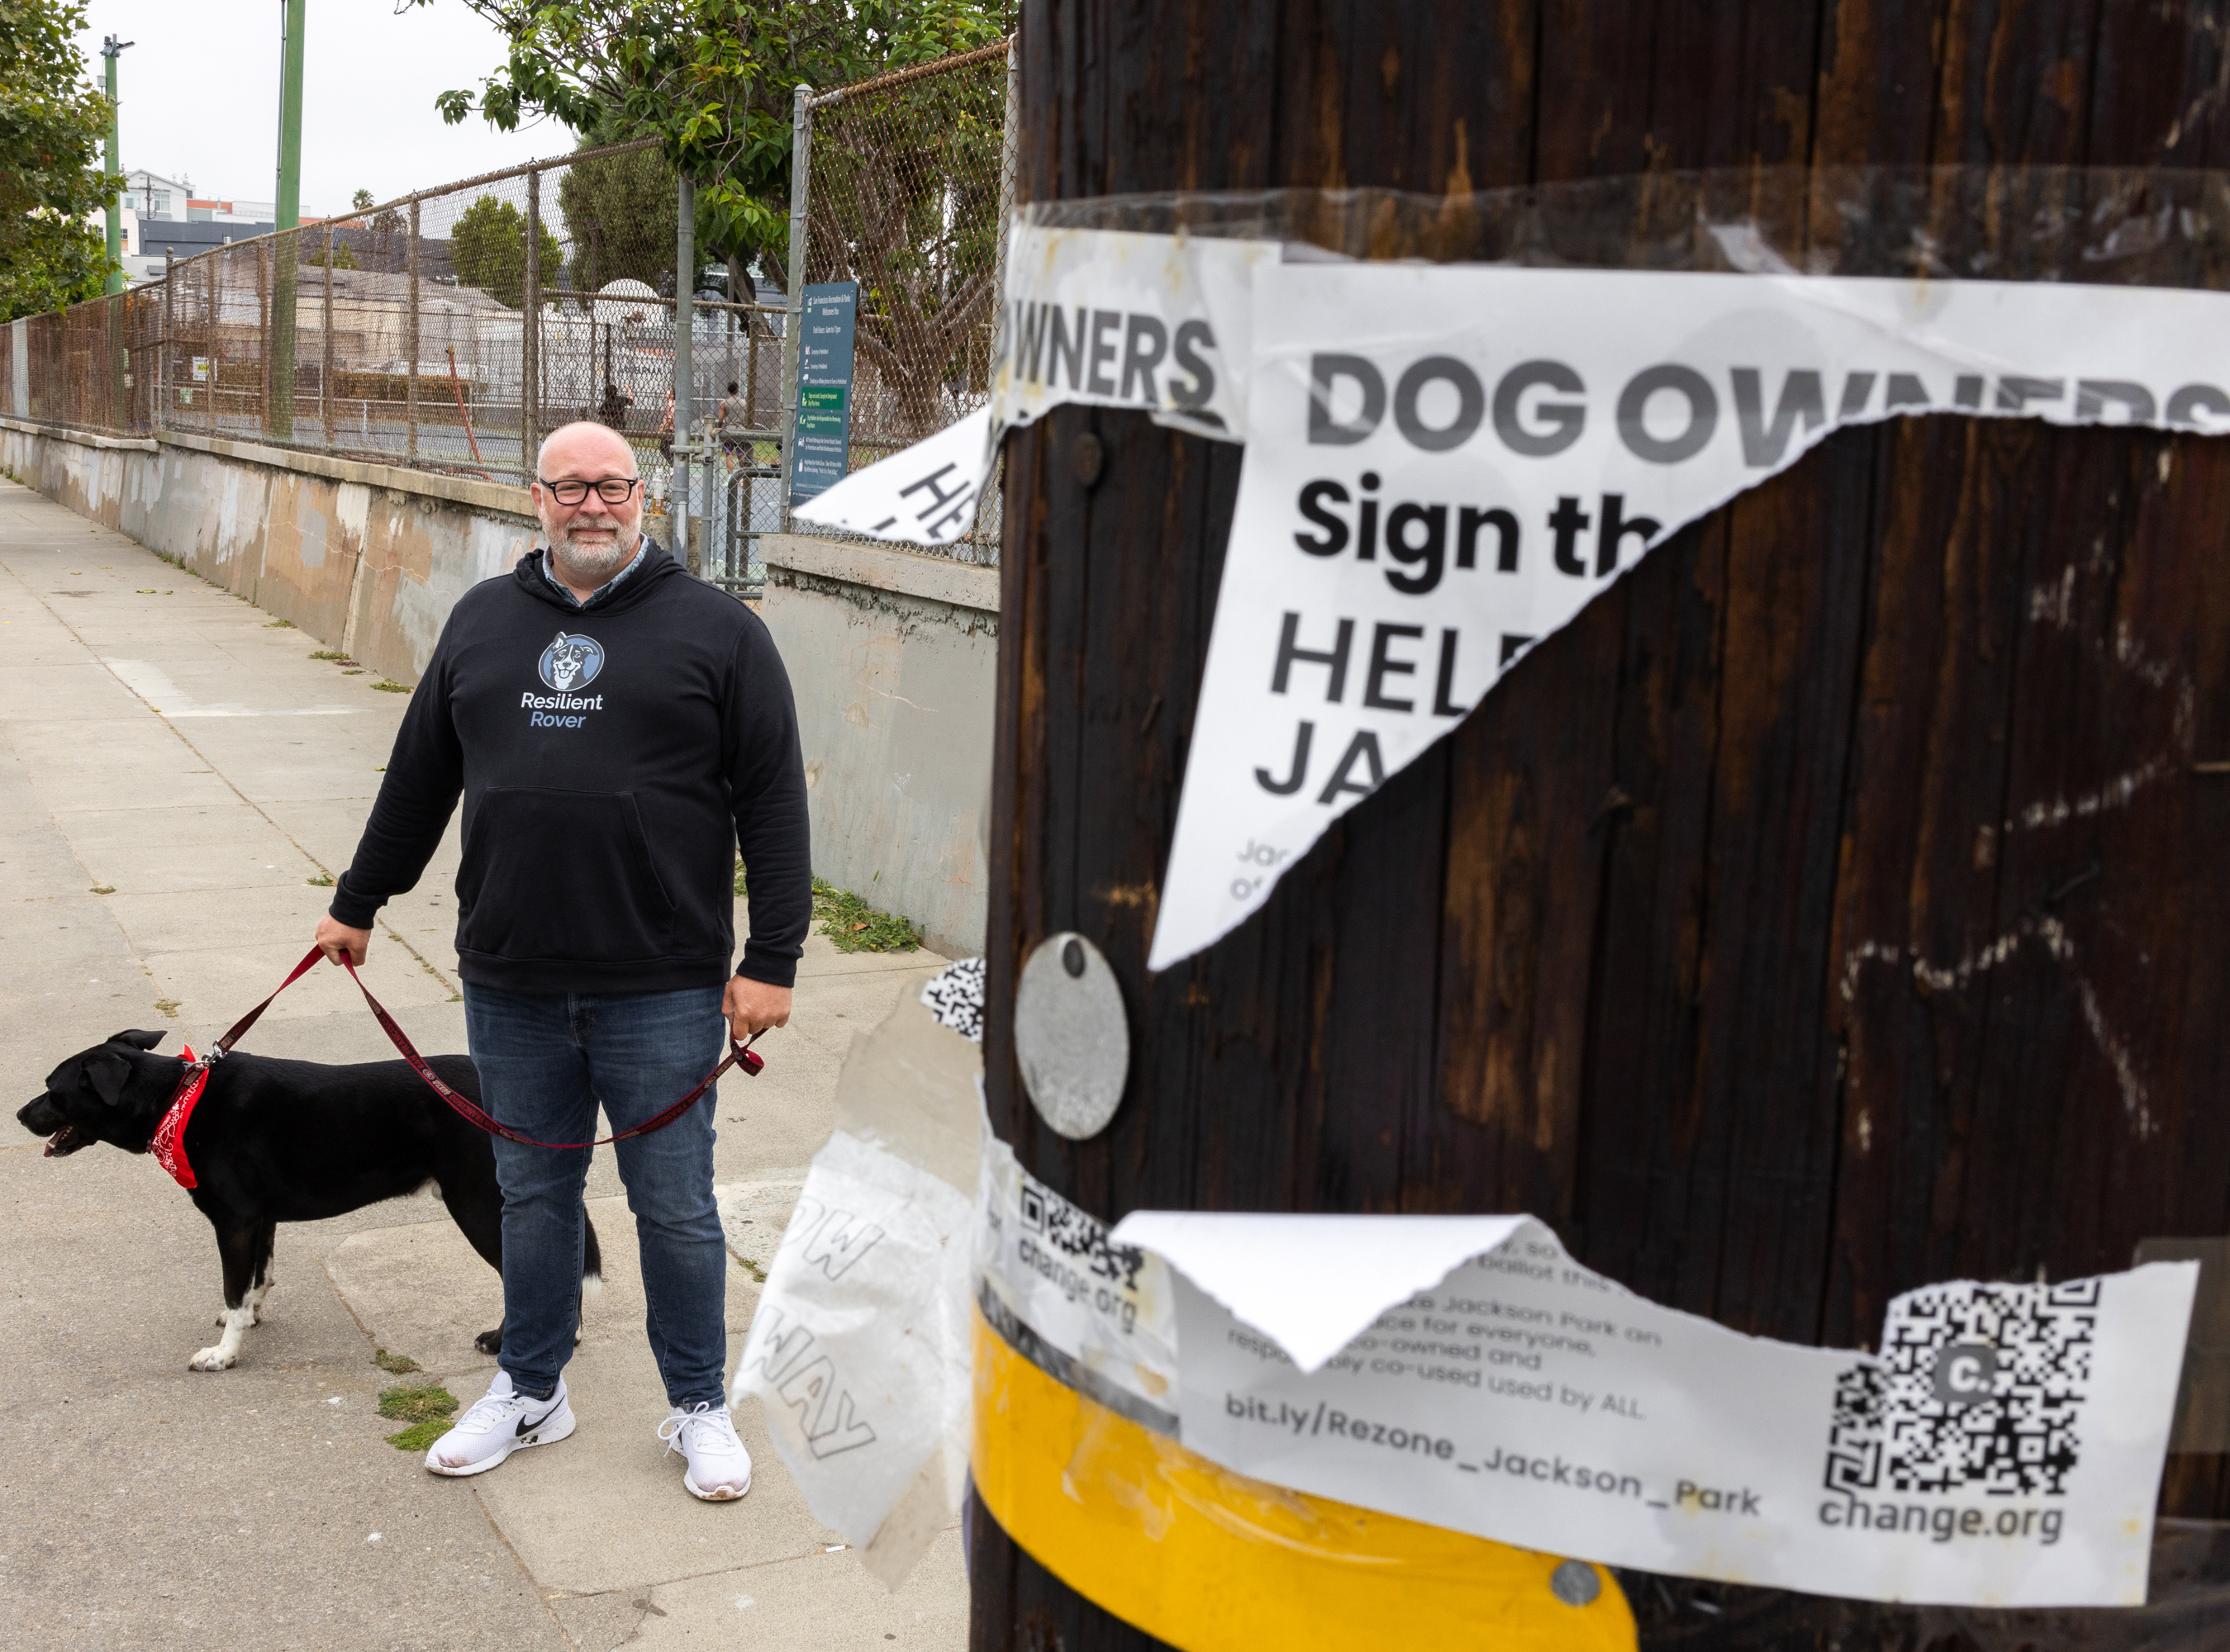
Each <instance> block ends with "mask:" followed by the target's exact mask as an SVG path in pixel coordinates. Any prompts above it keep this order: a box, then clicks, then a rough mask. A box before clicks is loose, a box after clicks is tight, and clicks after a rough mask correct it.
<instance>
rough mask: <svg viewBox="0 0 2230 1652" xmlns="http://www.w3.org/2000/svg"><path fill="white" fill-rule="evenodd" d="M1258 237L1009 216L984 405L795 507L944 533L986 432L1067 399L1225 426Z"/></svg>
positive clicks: (821, 515)
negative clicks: (1053, 224) (1068, 224)
mask: <svg viewBox="0 0 2230 1652" xmlns="http://www.w3.org/2000/svg"><path fill="white" fill-rule="evenodd" d="M1277 250H1278V249H1277V247H1276V246H1275V245H1274V244H1273V243H1272V242H1269V241H1217V240H1203V239H1201V238H1199V237H1197V236H1189V235H1134V234H1131V233H1129V232H1127V231H1113V230H1097V229H1035V228H1030V227H1028V225H1025V224H1020V223H1018V224H1017V225H1016V226H1015V228H1014V230H1013V232H1012V234H1011V235H1010V237H1009V241H1008V247H1007V285H1006V293H1005V298H1004V302H1005V305H1006V310H1005V313H1004V316H1003V317H1002V322H1001V330H1000V335H999V337H1000V340H1001V346H1002V356H1001V358H1000V359H999V360H998V361H996V362H994V363H992V383H991V400H990V402H989V405H988V406H986V407H983V408H977V409H976V411H975V412H974V413H971V414H969V415H966V416H965V417H964V418H962V419H959V420H957V421H955V422H954V423H952V424H951V425H949V426H947V427H945V428H944V429H943V430H941V431H939V432H938V434H935V435H933V436H931V437H928V438H927V439H925V440H922V441H918V442H916V443H915V444H914V445H913V446H912V447H907V448H904V449H902V450H901V451H899V452H898V453H893V454H892V455H891V456H890V457H888V458H887V459H882V460H877V461H876V462H875V463H874V464H873V465H869V466H866V467H864V468H862V469H860V470H857V471H854V472H852V474H851V475H849V476H848V477H846V478H845V479H843V480H842V481H841V482H839V483H837V484H836V485H834V486H833V487H831V488H829V489H828V491H827V492H824V493H822V495H821V496H820V497H819V498H815V499H814V500H812V501H811V502H810V503H809V504H806V505H800V506H799V507H798V508H797V510H796V511H795V512H794V513H793V514H795V515H796V517H797V519H798V520H799V521H801V522H805V523H810V524H814V525H815V526H818V527H824V528H841V529H843V530H846V531H848V532H851V533H858V534H865V535H867V537H870V538H874V539H885V540H899V541H906V542H908V543H914V544H930V545H943V544H950V543H951V542H952V541H953V540H955V539H957V538H958V537H960V536H961V535H962V534H964V533H965V532H967V530H969V528H970V525H972V524H973V523H974V522H975V519H976V501H977V500H978V498H980V497H981V496H982V494H983V489H984V487H985V486H986V485H988V484H989V479H990V477H991V473H992V464H993V460H994V459H995V458H996V453H997V446H998V440H999V437H1000V435H1001V434H1002V433H1003V432H1004V431H1005V430H1006V428H1007V427H1008V426H1009V425H1014V424H1028V423H1029V422H1030V421H1032V420H1034V419H1037V418H1040V417H1041V416H1042V415H1044V414H1046V413H1047V411H1049V410H1050V409H1052V408H1056V407H1059V406H1061V405H1062V404H1064V403H1067V402H1083V403H1087V404H1090V405H1092V406H1098V407H1111V408H1132V409H1140V410H1144V411H1146V412H1149V413H1151V414H1152V415H1154V416H1155V417H1156V418H1157V420H1159V421H1162V422H1163V423H1165V424H1171V425H1176V426H1177V427H1180V428H1182V429H1186V430H1190V431H1193V432H1196V434H1202V435H1208V436H1214V437H1217V438H1220V439H1222V440H1239V439H1240V436H1241V434H1242V430H1241V427H1242V426H1243V422H1244V415H1245V410H1246V391H1245V383H1244V380H1243V377H1242V376H1241V369H1242V368H1243V366H1244V363H1245V362H1246V359H1247V344H1246V338H1247V318H1248V315H1249V313H1250V312H1249V305H1248V286H1249V284H1250V282H1251V280H1252V279H1253V275H1254V268H1255V267H1256V266H1257V265H1258V264H1261V263H1263V262H1265V261H1266V260H1271V259H1273V258H1274V257H1275V256H1276V254H1277Z"/></svg>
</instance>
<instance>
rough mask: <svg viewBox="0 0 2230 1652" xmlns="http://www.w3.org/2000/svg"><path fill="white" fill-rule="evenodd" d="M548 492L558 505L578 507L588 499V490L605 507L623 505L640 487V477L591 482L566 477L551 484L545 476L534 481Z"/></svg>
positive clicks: (618, 477) (601, 479)
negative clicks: (592, 490)
mask: <svg viewBox="0 0 2230 1652" xmlns="http://www.w3.org/2000/svg"><path fill="white" fill-rule="evenodd" d="M535 480H536V481H538V482H539V483H541V484H542V485H543V486H545V487H546V488H548V489H549V490H550V497H551V498H553V499H555V500H557V501H558V504H560V505H578V504H580V503H581V502H582V501H583V499H586V498H588V497H589V490H590V488H594V489H596V497H597V498H600V499H602V500H603V502H604V503H605V504H606V505H625V504H626V503H627V502H628V495H630V494H632V493H633V492H635V489H637V488H639V487H641V485H642V478H641V477H640V476H606V477H603V478H600V479H597V480H596V481H593V482H583V481H579V480H577V479H574V478H571V477H568V478H566V479H565V480H564V481H562V482H553V481H551V479H549V478H548V477H546V476H538V477H536V478H535Z"/></svg>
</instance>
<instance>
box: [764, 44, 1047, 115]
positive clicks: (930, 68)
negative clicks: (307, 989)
mask: <svg viewBox="0 0 2230 1652" xmlns="http://www.w3.org/2000/svg"><path fill="white" fill-rule="evenodd" d="M1014 43H1015V37H1014V36H1013V35H1008V36H1007V37H1006V39H1004V40H995V41H993V42H991V43H990V44H989V46H978V47H977V48H976V49H975V50H974V51H972V52H956V53H954V54H953V55H951V56H950V57H940V58H938V59H936V60H934V61H931V62H927V63H917V64H915V65H914V66H913V67H912V68H905V69H894V70H893V71H892V72H891V73H890V74H878V75H876V76H875V77H874V79H873V80H855V81H854V82H853V83H852V84H851V85H850V86H840V87H836V88H835V90H834V91H832V92H814V91H812V90H811V89H810V88H801V89H802V90H804V91H805V92H806V99H805V106H806V107H807V108H809V109H826V108H828V106H830V105H831V104H837V103H841V102H843V101H844V100H845V99H847V98H857V97H863V96H865V95H866V94H867V93H870V92H885V91H887V90H889V89H890V88H891V87H894V86H903V85H905V84H906V82H907V81H908V80H925V79H927V78H928V77H929V76H930V75H932V74H945V73H946V72H947V71H949V70H951V69H964V68H966V67H968V66H969V65H970V64H971V63H981V62H984V61H988V60H989V59H991V58H994V57H1004V56H1005V55H1007V52H1008V49H1009V48H1011V47H1012V46H1013V45H1014Z"/></svg>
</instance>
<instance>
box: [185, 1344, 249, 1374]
mask: <svg viewBox="0 0 2230 1652" xmlns="http://www.w3.org/2000/svg"><path fill="white" fill-rule="evenodd" d="M239 1358H240V1356H239V1355H238V1354H236V1353H226V1352H225V1351H224V1350H223V1349H222V1347H216V1348H203V1349H202V1350H201V1351H200V1352H199V1353H197V1354H195V1355H194V1357H193V1358H192V1359H190V1360H187V1361H186V1369H187V1370H189V1371H229V1370H231V1369H232V1367H233V1365H234V1364H235V1361H237V1360H239Z"/></svg>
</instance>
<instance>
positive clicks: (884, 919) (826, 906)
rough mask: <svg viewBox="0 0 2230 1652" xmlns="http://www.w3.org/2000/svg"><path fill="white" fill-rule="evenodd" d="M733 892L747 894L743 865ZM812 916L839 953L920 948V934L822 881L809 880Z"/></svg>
mask: <svg viewBox="0 0 2230 1652" xmlns="http://www.w3.org/2000/svg"><path fill="white" fill-rule="evenodd" d="M736 893H737V894H738V896H739V897H740V896H746V895H749V894H750V893H751V887H750V882H749V877H748V874H747V873H746V872H745V871H744V863H743V862H742V861H740V860H738V862H737V863H736ZM813 916H815V917H816V918H818V919H819V920H820V921H821V933H822V934H823V935H827V936H828V938H829V939H830V940H831V941H833V942H835V943H836V950H837V951H839V952H912V950H913V949H914V948H916V947H918V946H919V945H921V931H920V930H919V929H916V928H915V927H914V925H913V923H912V921H911V920H909V919H907V918H904V917H901V916H899V915H898V914H896V913H894V912H883V911H879V910H876V909H875V908H873V907H872V906H869V905H868V904H867V903H866V902H865V901H863V900H861V899H860V897H858V896H856V895H854V894H853V893H851V892H850V891H849V890H841V889H839V888H837V887H836V885H835V884H832V883H830V882H828V880H827V879H826V878H822V877H816V878H815V879H814V880H813Z"/></svg>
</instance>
